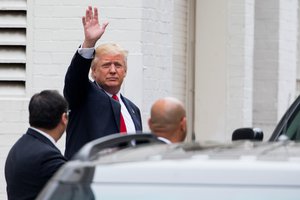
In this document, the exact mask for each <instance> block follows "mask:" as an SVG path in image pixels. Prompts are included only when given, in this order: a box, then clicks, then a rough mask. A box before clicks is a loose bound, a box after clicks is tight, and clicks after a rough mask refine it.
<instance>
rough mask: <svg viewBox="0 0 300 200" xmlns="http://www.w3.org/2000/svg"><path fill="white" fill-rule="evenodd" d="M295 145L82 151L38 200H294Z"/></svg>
mask: <svg viewBox="0 0 300 200" xmlns="http://www.w3.org/2000/svg"><path fill="white" fill-rule="evenodd" d="M299 198H300V144H299V143H296V142H293V141H281V142H251V141H234V142H232V143H229V144H217V143H197V142H192V143H182V144H168V145H167V144H162V143H161V142H160V141H159V140H158V139H157V138H156V137H155V136H153V135H152V134H145V133H143V134H135V135H125V136H124V135H119V134H117V135H111V136H108V137H106V138H101V139H98V140H95V141H92V142H91V143H88V144H87V145H85V146H84V147H83V149H81V151H80V152H79V153H78V154H77V155H76V156H75V157H74V159H73V160H72V161H69V162H68V163H67V164H66V165H65V166H64V167H63V168H61V169H60V170H59V171H58V172H57V173H56V175H55V176H54V177H53V178H52V179H51V180H50V181H49V182H48V184H47V185H46V187H45V188H44V189H43V191H42V192H41V193H40V195H39V196H38V198H37V199H39V200H42V199H43V200H46V199H47V200H50V199H51V200H57V199H60V200H69V199H70V200H71V199H72V200H76V199H96V200H98V199H101V200H112V199H113V200H119V199H122V200H135V199H138V200H158V199H159V200H160V199H164V200H168V199H170V200H186V199H209V200H214V199H222V200H247V199H251V200H253V199H255V200H260V199H262V200H266V199H272V200H292V199H294V200H296V199H297V200H298V199H299Z"/></svg>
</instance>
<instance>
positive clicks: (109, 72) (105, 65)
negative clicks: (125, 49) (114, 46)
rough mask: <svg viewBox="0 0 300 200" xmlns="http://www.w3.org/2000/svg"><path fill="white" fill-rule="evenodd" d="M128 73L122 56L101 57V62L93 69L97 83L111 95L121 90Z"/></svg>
mask: <svg viewBox="0 0 300 200" xmlns="http://www.w3.org/2000/svg"><path fill="white" fill-rule="evenodd" d="M126 72H127V66H126V63H125V59H124V57H123V55H121V54H104V55H100V58H99V61H98V62H97V64H96V65H95V66H93V68H92V76H93V78H94V79H95V81H96V82H97V83H98V84H99V85H100V86H101V87H102V88H103V89H104V90H105V91H107V92H109V93H111V94H115V93H117V92H118V91H119V90H120V88H121V85H122V83H123V80H124V78H125V76H126Z"/></svg>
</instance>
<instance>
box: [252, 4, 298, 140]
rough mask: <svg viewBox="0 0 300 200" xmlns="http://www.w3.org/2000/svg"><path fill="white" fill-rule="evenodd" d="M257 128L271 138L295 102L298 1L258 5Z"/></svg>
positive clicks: (255, 112)
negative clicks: (287, 110) (261, 129)
mask: <svg viewBox="0 0 300 200" xmlns="http://www.w3.org/2000/svg"><path fill="white" fill-rule="evenodd" d="M255 12H256V15H255V49H254V86H253V87H254V91H253V96H254V100H253V102H254V104H253V107H254V110H253V126H256V127H261V128H263V130H264V134H265V139H268V138H269V137H270V135H271V134H272V131H273V130H274V128H275V125H276V124H277V122H278V121H279V120H280V118H281V116H282V115H283V114H284V112H285V111H286V109H287V107H288V106H289V105H290V104H291V103H292V102H293V100H294V99H295V91H296V68H297V55H298V53H297V51H298V50H297V36H298V32H297V28H298V16H297V13H298V0H291V1H281V0H271V1H267V2H265V1H257V2H256V5H255Z"/></svg>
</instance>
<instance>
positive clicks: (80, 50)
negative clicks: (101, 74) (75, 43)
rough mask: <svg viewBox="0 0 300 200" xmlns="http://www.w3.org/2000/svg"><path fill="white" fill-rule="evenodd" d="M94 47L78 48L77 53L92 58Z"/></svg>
mask: <svg viewBox="0 0 300 200" xmlns="http://www.w3.org/2000/svg"><path fill="white" fill-rule="evenodd" d="M94 52H95V48H81V46H80V47H79V48H78V53H79V54H80V55H81V56H82V57H84V58H85V59H92V58H94Z"/></svg>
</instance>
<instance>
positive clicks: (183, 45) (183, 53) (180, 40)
mask: <svg viewBox="0 0 300 200" xmlns="http://www.w3.org/2000/svg"><path fill="white" fill-rule="evenodd" d="M187 9H188V2H187V0H186V1H174V11H173V19H172V20H173V48H172V50H173V59H172V60H173V64H172V66H173V67H172V95H173V96H174V97H176V98H178V99H180V100H181V101H182V102H184V103H185V100H186V94H187V91H186V78H187V77H186V71H187V67H188V66H187V34H188V33H187V25H188V23H187V22H188V18H187V17H188V13H187Z"/></svg>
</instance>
